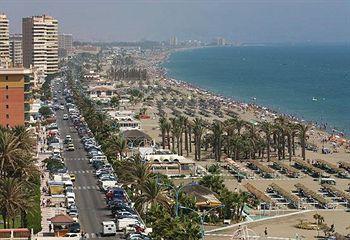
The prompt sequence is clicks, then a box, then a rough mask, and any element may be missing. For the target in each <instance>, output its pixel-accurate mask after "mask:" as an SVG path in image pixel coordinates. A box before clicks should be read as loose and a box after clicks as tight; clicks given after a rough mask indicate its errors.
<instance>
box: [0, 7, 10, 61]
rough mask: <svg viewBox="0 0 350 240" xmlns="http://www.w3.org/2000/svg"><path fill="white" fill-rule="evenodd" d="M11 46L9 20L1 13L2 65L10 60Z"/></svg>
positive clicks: (0, 51)
mask: <svg viewBox="0 0 350 240" xmlns="http://www.w3.org/2000/svg"><path fill="white" fill-rule="evenodd" d="M9 46H10V42H9V20H8V19H7V16H6V15H5V14H3V13H0V67H1V66H2V67H4V66H6V65H7V64H8V63H9V62H10V52H9V51H10V49H9Z"/></svg>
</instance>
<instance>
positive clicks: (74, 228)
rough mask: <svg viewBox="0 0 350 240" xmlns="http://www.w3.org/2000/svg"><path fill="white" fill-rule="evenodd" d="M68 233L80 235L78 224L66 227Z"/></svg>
mask: <svg viewBox="0 0 350 240" xmlns="http://www.w3.org/2000/svg"><path fill="white" fill-rule="evenodd" d="M68 232H70V233H80V224H79V223H72V224H71V225H69V227H68Z"/></svg>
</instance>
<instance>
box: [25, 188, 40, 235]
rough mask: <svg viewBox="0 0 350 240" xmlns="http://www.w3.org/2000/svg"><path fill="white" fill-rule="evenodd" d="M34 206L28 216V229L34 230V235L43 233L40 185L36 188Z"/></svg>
mask: <svg viewBox="0 0 350 240" xmlns="http://www.w3.org/2000/svg"><path fill="white" fill-rule="evenodd" d="M34 193H35V196H34V201H35V203H34V206H33V208H32V209H31V210H30V211H29V214H28V216H27V222H28V228H29V229H33V231H34V233H38V232H40V231H41V229H42V228H41V209H40V184H37V185H36V186H35V191H34Z"/></svg>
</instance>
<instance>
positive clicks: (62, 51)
mask: <svg viewBox="0 0 350 240" xmlns="http://www.w3.org/2000/svg"><path fill="white" fill-rule="evenodd" d="M72 50H73V35H72V34H60V35H58V55H59V56H60V57H66V56H67V55H70V54H71V52H72Z"/></svg>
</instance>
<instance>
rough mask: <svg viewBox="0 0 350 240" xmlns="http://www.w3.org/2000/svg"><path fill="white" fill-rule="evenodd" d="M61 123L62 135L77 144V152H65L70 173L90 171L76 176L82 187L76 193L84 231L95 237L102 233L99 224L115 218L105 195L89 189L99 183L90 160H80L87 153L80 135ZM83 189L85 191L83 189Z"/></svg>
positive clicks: (64, 122)
mask: <svg viewBox="0 0 350 240" xmlns="http://www.w3.org/2000/svg"><path fill="white" fill-rule="evenodd" d="M62 115H63V114H62ZM61 119H62V118H61ZM61 123H62V130H63V131H62V133H63V134H69V135H71V136H72V139H73V141H74V142H76V144H75V146H76V150H75V151H70V152H67V151H66V152H65V155H66V160H67V161H66V162H67V167H68V169H69V171H70V172H76V171H79V172H82V171H86V170H88V171H89V173H84V174H83V173H81V174H76V183H75V186H76V188H77V187H80V189H79V190H78V189H76V188H75V192H76V197H77V205H78V209H79V214H80V217H79V219H80V222H81V225H82V229H84V231H85V232H87V233H95V235H97V234H98V233H100V231H101V228H100V224H99V223H101V222H102V221H104V220H112V219H113V218H112V217H111V214H110V211H109V210H107V209H106V207H105V204H104V201H105V200H104V195H103V194H101V192H99V191H98V190H97V189H87V188H92V187H95V188H97V181H96V178H95V176H94V175H93V174H92V173H91V172H92V168H91V166H90V165H89V164H88V160H87V159H86V160H80V159H82V158H85V155H86V154H87V153H86V151H85V150H83V145H82V144H81V142H80V138H79V136H78V134H77V133H76V132H75V131H74V132H73V131H72V130H71V126H70V122H69V121H62V122H61ZM78 159H79V160H78ZM82 187H84V188H85V189H82ZM96 220H97V223H96ZM106 239H109V238H106ZM111 239H115V238H111Z"/></svg>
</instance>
